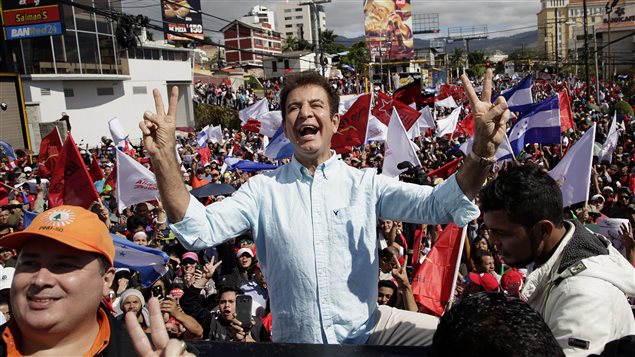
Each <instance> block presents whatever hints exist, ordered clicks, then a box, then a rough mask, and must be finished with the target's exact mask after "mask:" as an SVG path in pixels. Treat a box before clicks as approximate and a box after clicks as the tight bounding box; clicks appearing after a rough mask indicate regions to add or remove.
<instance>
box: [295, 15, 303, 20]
mask: <svg viewBox="0 0 635 357" xmlns="http://www.w3.org/2000/svg"><path fill="white" fill-rule="evenodd" d="M295 19H296V20H302V19H303V17H302V16H296V17H295Z"/></svg>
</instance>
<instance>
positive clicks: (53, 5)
mask: <svg viewBox="0 0 635 357" xmlns="http://www.w3.org/2000/svg"><path fill="white" fill-rule="evenodd" d="M63 17H64V16H62V12H61V9H60V6H59V4H58V2H57V1H54V0H37V1H36V0H3V1H2V20H3V24H4V26H5V27H4V36H5V38H6V39H7V40H19V39H23V38H32V37H40V36H54V35H62V34H63V33H64V27H63V23H62V19H63Z"/></svg>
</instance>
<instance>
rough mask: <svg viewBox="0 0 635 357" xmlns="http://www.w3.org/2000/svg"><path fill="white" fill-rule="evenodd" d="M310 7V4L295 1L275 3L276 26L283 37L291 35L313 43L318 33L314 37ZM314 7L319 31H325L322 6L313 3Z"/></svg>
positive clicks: (324, 16)
mask: <svg viewBox="0 0 635 357" xmlns="http://www.w3.org/2000/svg"><path fill="white" fill-rule="evenodd" d="M311 8H312V6H310V5H298V3H297V2H291V3H287V2H284V3H279V4H277V5H276V26H277V30H278V32H280V33H281V34H282V37H283V38H287V37H289V36H292V37H295V38H298V39H304V40H306V41H308V42H310V43H313V39H314V38H318V34H315V37H314V34H313V26H311ZM314 8H315V10H316V12H317V18H318V27H319V31H326V12H325V11H324V7H323V6H321V5H315V6H314Z"/></svg>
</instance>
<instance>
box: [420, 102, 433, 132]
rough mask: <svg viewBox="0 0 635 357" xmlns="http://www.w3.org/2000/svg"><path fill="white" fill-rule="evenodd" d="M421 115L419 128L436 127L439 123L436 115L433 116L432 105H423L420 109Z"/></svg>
mask: <svg viewBox="0 0 635 357" xmlns="http://www.w3.org/2000/svg"><path fill="white" fill-rule="evenodd" d="M419 113H421V116H419V119H417V124H419V128H421V129H423V128H434V127H436V126H437V125H436V124H435V121H434V117H433V116H432V112H431V111H430V107H423V109H421V110H420V111H419Z"/></svg>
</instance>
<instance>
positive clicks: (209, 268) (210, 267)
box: [203, 257, 223, 279]
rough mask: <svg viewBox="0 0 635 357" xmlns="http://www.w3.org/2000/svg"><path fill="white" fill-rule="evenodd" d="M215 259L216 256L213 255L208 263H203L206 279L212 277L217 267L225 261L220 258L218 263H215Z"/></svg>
mask: <svg viewBox="0 0 635 357" xmlns="http://www.w3.org/2000/svg"><path fill="white" fill-rule="evenodd" d="M214 260H215V258H214V257H212V259H210V260H209V262H207V264H205V265H203V277H205V278H206V279H211V278H212V276H213V275H214V272H215V271H216V269H218V267H219V266H220V265H221V264H222V263H223V261H222V260H219V261H218V263H216V264H214Z"/></svg>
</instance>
